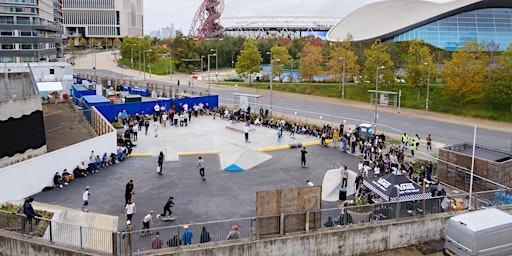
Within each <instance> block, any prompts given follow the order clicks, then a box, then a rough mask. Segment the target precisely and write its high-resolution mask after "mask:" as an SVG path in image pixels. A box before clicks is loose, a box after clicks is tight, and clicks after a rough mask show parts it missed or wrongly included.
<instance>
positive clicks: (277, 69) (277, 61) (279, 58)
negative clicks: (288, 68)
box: [270, 45, 292, 77]
mask: <svg viewBox="0 0 512 256" xmlns="http://www.w3.org/2000/svg"><path fill="white" fill-rule="evenodd" d="M270 52H271V53H272V58H273V59H274V60H273V61H272V75H276V76H277V77H281V74H282V73H283V71H284V65H287V64H289V63H290V61H291V59H292V57H291V56H290V54H289V53H288V49H286V47H284V46H279V45H274V46H272V48H270Z"/></svg>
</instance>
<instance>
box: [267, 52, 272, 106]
mask: <svg viewBox="0 0 512 256" xmlns="http://www.w3.org/2000/svg"><path fill="white" fill-rule="evenodd" d="M267 54H268V55H270V76H269V78H270V116H273V115H272V114H273V111H272V110H273V109H272V106H273V104H272V103H273V102H272V101H273V97H272V80H273V79H272V75H273V74H272V72H273V71H272V64H273V63H272V52H267Z"/></svg>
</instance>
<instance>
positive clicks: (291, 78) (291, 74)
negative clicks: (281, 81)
mask: <svg viewBox="0 0 512 256" xmlns="http://www.w3.org/2000/svg"><path fill="white" fill-rule="evenodd" d="M294 60H295V59H292V61H291V62H290V66H291V67H290V83H293V61H294Z"/></svg>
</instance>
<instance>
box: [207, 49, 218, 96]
mask: <svg viewBox="0 0 512 256" xmlns="http://www.w3.org/2000/svg"><path fill="white" fill-rule="evenodd" d="M210 51H211V52H215V53H214V54H215V86H219V80H218V77H219V70H218V68H219V56H218V53H219V49H210ZM208 67H210V64H208ZM208 95H210V88H208Z"/></svg>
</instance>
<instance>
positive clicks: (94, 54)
mask: <svg viewBox="0 0 512 256" xmlns="http://www.w3.org/2000/svg"><path fill="white" fill-rule="evenodd" d="M92 57H93V58H94V67H93V68H92V69H94V75H96V52H94V53H93V54H92Z"/></svg>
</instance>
